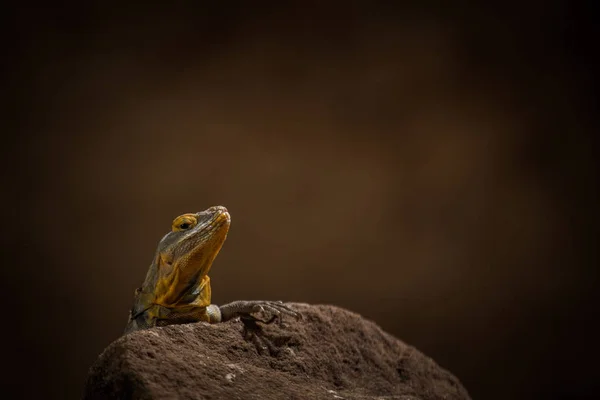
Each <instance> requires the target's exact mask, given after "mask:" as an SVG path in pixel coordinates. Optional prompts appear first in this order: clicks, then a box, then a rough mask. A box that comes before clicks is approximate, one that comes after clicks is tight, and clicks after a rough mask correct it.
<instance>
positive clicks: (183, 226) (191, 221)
mask: <svg viewBox="0 0 600 400" xmlns="http://www.w3.org/2000/svg"><path fill="white" fill-rule="evenodd" d="M197 223H198V220H197V219H196V216H195V215H194V214H183V215H180V216H179V217H177V218H175V220H174V221H173V225H172V228H171V230H172V231H173V232H178V231H185V230H187V229H190V228H193V227H194V226H196V224H197Z"/></svg>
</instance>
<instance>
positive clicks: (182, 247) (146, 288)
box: [142, 206, 231, 306]
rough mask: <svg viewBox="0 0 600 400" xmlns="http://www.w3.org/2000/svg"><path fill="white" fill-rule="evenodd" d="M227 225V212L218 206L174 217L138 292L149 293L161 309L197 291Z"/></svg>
mask: <svg viewBox="0 0 600 400" xmlns="http://www.w3.org/2000/svg"><path fill="white" fill-rule="evenodd" d="M230 223H231V218H230V216H229V213H228V212H227V209H226V208H225V207H222V206H215V207H210V208H209V209H207V210H205V211H202V212H198V213H189V214H183V215H180V216H178V217H177V218H175V219H174V220H173V223H172V226H171V232H169V233H167V234H166V235H165V236H164V237H163V238H162V239H161V240H160V242H159V244H158V248H157V250H156V254H155V258H154V262H153V265H152V267H151V268H150V269H149V271H148V275H147V276H146V280H145V282H144V285H143V286H142V291H143V292H147V293H152V294H153V295H154V296H153V297H154V299H155V300H154V302H155V303H156V304H161V305H165V306H173V305H176V304H177V303H178V302H180V300H182V298H183V297H184V296H189V295H190V294H194V293H195V292H199V291H201V289H202V288H201V285H202V283H203V280H204V279H205V277H206V276H207V274H208V272H209V270H210V267H211V265H212V263H213V260H214V259H215V257H216V256H217V254H218V253H219V250H221V246H223V243H224V242H225V238H226V237H227V232H228V231H229V225H230ZM192 297H193V296H192Z"/></svg>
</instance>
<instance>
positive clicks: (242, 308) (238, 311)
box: [219, 300, 302, 324]
mask: <svg viewBox="0 0 600 400" xmlns="http://www.w3.org/2000/svg"><path fill="white" fill-rule="evenodd" d="M219 308H220V309H221V316H222V320H223V321H227V320H229V319H232V318H235V317H244V318H249V319H255V320H257V321H260V322H263V323H267V324H269V323H272V322H273V321H275V320H278V322H279V323H281V320H282V316H283V315H289V316H292V317H294V318H296V319H301V318H302V315H301V314H300V313H299V312H297V311H295V310H293V309H292V308H290V307H289V306H286V305H285V304H283V302H282V301H268V300H254V301H243V300H242V301H234V302H233V303H229V304H225V305H224V306H221V307H219ZM252 314H262V315H263V316H265V317H266V320H261V319H258V318H256V317H254V316H253V315H252Z"/></svg>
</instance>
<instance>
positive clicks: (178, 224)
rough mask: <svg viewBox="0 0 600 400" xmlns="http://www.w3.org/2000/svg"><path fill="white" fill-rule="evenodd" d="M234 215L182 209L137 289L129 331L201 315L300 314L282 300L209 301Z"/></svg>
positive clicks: (218, 209) (201, 317)
mask: <svg viewBox="0 0 600 400" xmlns="http://www.w3.org/2000/svg"><path fill="white" fill-rule="evenodd" d="M230 223H231V218H230V216H229V213H228V212H227V209H226V208H225V207H222V206H215V207H210V208H209V209H207V210H205V211H202V212H199V213H195V214H183V215H180V216H179V217H177V218H175V220H174V221H173V224H172V227H171V232H169V233H167V234H166V235H165V236H164V237H163V238H162V239H161V241H160V242H159V244H158V248H157V250H156V254H155V256H154V260H153V261H152V264H151V265H150V268H149V269H148V273H147V274H146V279H145V280H144V283H143V284H142V287H141V288H138V289H136V291H135V296H134V302H133V307H132V309H131V312H130V314H129V321H128V322H127V326H126V328H125V333H129V332H132V331H135V330H138V329H147V328H152V327H154V326H165V325H171V324H182V323H189V322H197V321H206V322H210V323H216V322H225V321H228V320H230V319H233V318H236V317H242V318H248V319H252V320H255V321H261V320H260V319H258V318H256V317H254V316H253V315H252V314H256V313H264V314H267V315H268V316H269V318H268V319H269V321H261V322H271V321H273V320H275V319H279V320H281V315H282V314H287V315H291V316H293V317H296V318H300V314H299V313H297V312H296V311H294V310H292V309H291V308H289V307H287V306H286V305H284V304H283V303H282V302H280V301H262V300H258V301H234V302H233V303H229V304H226V305H223V306H220V307H219V306H217V305H214V304H210V294H211V293H210V278H209V277H208V272H209V271H210V267H211V265H212V263H213V261H214V259H215V257H216V256H217V254H218V253H219V250H221V246H223V243H224V242H225V238H226V237H227V232H228V231H229V225H230Z"/></svg>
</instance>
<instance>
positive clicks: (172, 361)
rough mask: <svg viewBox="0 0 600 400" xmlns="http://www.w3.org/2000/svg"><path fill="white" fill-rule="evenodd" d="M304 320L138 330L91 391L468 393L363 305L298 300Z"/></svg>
mask: <svg viewBox="0 0 600 400" xmlns="http://www.w3.org/2000/svg"><path fill="white" fill-rule="evenodd" d="M292 306H293V307H294V308H295V309H297V310H299V311H301V312H302V313H303V315H304V318H303V319H302V320H300V321H294V320H293V319H290V318H287V319H284V323H283V325H282V326H279V325H277V324H270V325H261V326H260V327H258V328H257V327H253V326H251V325H252V324H243V323H242V322H240V321H234V322H227V323H222V324H215V325H209V324H207V323H203V322H200V323H195V324H188V325H172V326H167V327H163V328H154V329H149V330H145V331H137V332H134V333H132V334H130V335H127V336H124V337H121V338H119V339H118V340H116V341H115V342H113V343H112V344H111V345H110V346H108V348H106V349H105V350H104V352H103V353H102V354H101V355H100V357H99V358H98V360H96V362H95V364H94V365H93V366H92V368H91V369H90V373H89V376H88V381H87V384H86V388H85V394H84V398H85V399H107V398H108V399H110V398H118V399H328V400H335V399H382V400H383V399H386V400H387V399H402V400H408V399H411V400H412V399H431V400H433V399H469V395H468V393H467V391H466V390H465V389H464V388H463V387H462V385H461V384H460V382H459V381H458V379H457V378H456V377H454V376H453V375H452V374H450V373H449V372H448V371H446V370H444V369H442V368H441V367H439V366H438V365H437V364H436V363H435V362H434V361H433V360H432V359H430V358H428V357H426V356H425V355H423V354H422V353H420V352H419V351H418V350H416V349H415V348H413V347H411V346H408V345H406V344H404V343H403V342H401V341H400V340H398V339H396V338H394V337H393V336H391V335H389V334H387V333H386V332H384V331H383V330H382V329H381V328H379V327H378V326H377V325H376V324H374V323H373V322H371V321H368V320H366V319H364V318H362V317H361V316H360V315H358V314H355V313H352V312H349V311H347V310H344V309H341V308H337V307H333V306H324V305H319V306H309V305H307V304H292Z"/></svg>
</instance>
